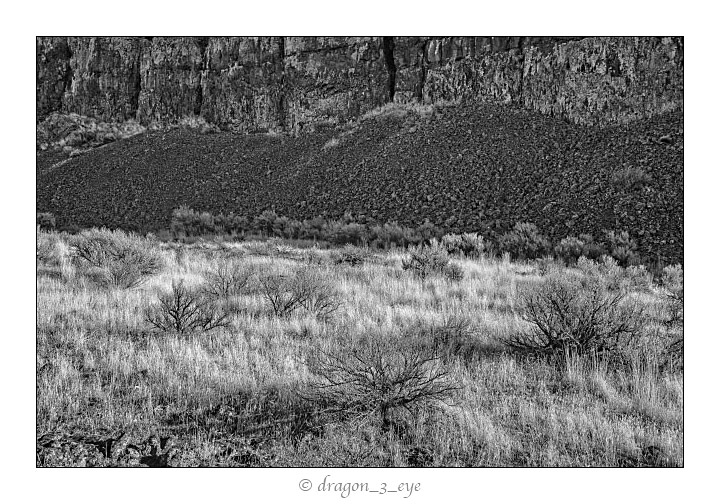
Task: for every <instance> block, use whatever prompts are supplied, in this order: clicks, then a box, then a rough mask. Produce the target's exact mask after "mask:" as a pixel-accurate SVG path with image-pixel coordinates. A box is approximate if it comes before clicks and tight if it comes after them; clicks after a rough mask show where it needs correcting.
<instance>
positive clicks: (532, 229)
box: [498, 222, 550, 259]
mask: <svg viewBox="0 0 720 504" xmlns="http://www.w3.org/2000/svg"><path fill="white" fill-rule="evenodd" d="M498 246H499V248H500V251H501V252H508V253H509V254H510V256H511V257H512V258H513V259H535V258H538V257H542V256H543V255H544V254H545V253H546V252H547V250H548V248H549V247H550V242H548V240H547V238H545V237H544V236H543V235H541V234H540V232H539V231H538V229H537V226H535V224H531V223H528V222H518V223H517V224H515V227H514V228H513V230H512V231H510V232H508V233H505V234H504V235H502V236H501V237H500V240H499V243H498Z"/></svg>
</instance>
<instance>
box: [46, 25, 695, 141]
mask: <svg viewBox="0 0 720 504" xmlns="http://www.w3.org/2000/svg"><path fill="white" fill-rule="evenodd" d="M683 44H684V42H683V38H682V37H590V38H581V37H173V38H168V37H144V38H140V37H135V38H121V37H88V38H78V37H39V38H38V39H37V42H36V46H37V95H36V97H37V118H38V119H40V118H42V117H44V116H46V115H47V114H49V113H51V112H55V111H60V112H76V113H79V114H83V115H87V116H91V117H96V118H98V119H101V120H104V121H123V120H127V119H137V120H138V121H140V122H141V123H143V124H149V123H153V122H159V123H167V122H173V121H176V120H178V119H180V118H182V117H186V116H193V115H195V116H198V115H199V116H202V117H203V118H205V119H206V120H207V121H209V122H211V123H214V124H217V125H219V126H221V127H223V128H226V129H231V130H236V131H295V132H297V131H301V130H303V128H306V127H308V126H313V125H316V124H318V123H323V122H332V123H338V122H339V123H342V122H345V121H347V120H350V119H354V118H357V117H359V116H361V115H363V114H364V113H366V112H367V111H369V110H371V109H374V108H376V107H377V106H379V105H382V104H384V103H387V102H389V101H396V102H408V101H416V100H419V101H423V102H425V103H435V102H440V101H478V102H500V103H514V104H519V105H522V106H523V107H525V108H528V109H531V110H535V111H539V112H542V113H545V114H548V115H551V116H555V117H559V118H563V119H566V120H569V121H571V122H574V123H578V124H588V125H601V126H604V125H609V124H618V123H627V122H630V121H632V120H634V119H638V118H649V117H653V116H655V115H657V114H660V113H663V112H668V111H672V110H676V109H680V110H682V108H683V70H684V55H683V54H684V47H683Z"/></svg>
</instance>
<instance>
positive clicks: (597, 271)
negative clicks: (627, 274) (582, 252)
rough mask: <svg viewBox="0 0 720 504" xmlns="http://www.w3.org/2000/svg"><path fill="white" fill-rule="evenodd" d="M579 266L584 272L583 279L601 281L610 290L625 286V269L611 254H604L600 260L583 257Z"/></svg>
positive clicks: (579, 261) (579, 260)
mask: <svg viewBox="0 0 720 504" xmlns="http://www.w3.org/2000/svg"><path fill="white" fill-rule="evenodd" d="M577 267H578V268H579V269H580V271H582V272H583V275H584V279H586V280H583V281H588V282H596V281H598V282H600V283H602V284H603V286H605V288H607V289H608V290H612V291H616V290H621V289H623V288H624V287H625V285H626V282H625V281H624V275H623V269H622V268H621V267H620V265H619V264H618V263H617V261H616V260H615V259H613V258H612V257H610V256H607V255H605V256H602V258H601V260H600V261H593V260H592V259H587V258H585V257H581V258H580V259H578V262H577Z"/></svg>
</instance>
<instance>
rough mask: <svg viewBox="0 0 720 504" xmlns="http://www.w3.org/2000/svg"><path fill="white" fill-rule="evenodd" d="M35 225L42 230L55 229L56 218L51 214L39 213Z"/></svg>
mask: <svg viewBox="0 0 720 504" xmlns="http://www.w3.org/2000/svg"><path fill="white" fill-rule="evenodd" d="M35 223H36V225H37V226H39V227H40V229H44V230H47V229H55V216H54V215H53V214H51V213H50V212H38V214H37V216H36V219H35Z"/></svg>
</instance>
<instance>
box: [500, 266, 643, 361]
mask: <svg viewBox="0 0 720 504" xmlns="http://www.w3.org/2000/svg"><path fill="white" fill-rule="evenodd" d="M519 303H520V314H521V317H522V319H523V320H525V321H526V322H528V323H529V324H530V329H529V330H526V331H521V332H518V333H516V334H513V335H512V336H510V337H508V338H506V339H505V342H506V343H507V344H508V345H509V346H511V347H514V348H517V349H523V350H530V351H534V352H547V353H555V352H560V353H563V352H567V351H569V352H572V353H575V354H578V355H582V354H590V353H601V354H607V353H609V354H616V353H618V352H622V349H623V348H624V346H625V345H626V344H627V343H628V342H630V341H631V340H632V339H633V338H636V337H638V336H639V335H640V333H641V330H642V327H643V323H644V312H643V309H642V308H641V307H640V305H638V304H636V303H634V302H632V301H630V300H629V299H627V298H626V294H625V293H624V292H621V291H615V292H613V291H609V290H608V289H607V288H606V287H605V285H604V284H603V283H602V282H601V281H600V279H599V278H597V277H581V278H578V277H573V276H568V275H565V274H561V273H558V274H553V275H549V276H547V277H545V279H544V281H543V282H542V283H540V284H537V285H532V286H528V287H527V288H526V289H525V290H524V291H523V292H521V295H520V300H519Z"/></svg>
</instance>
